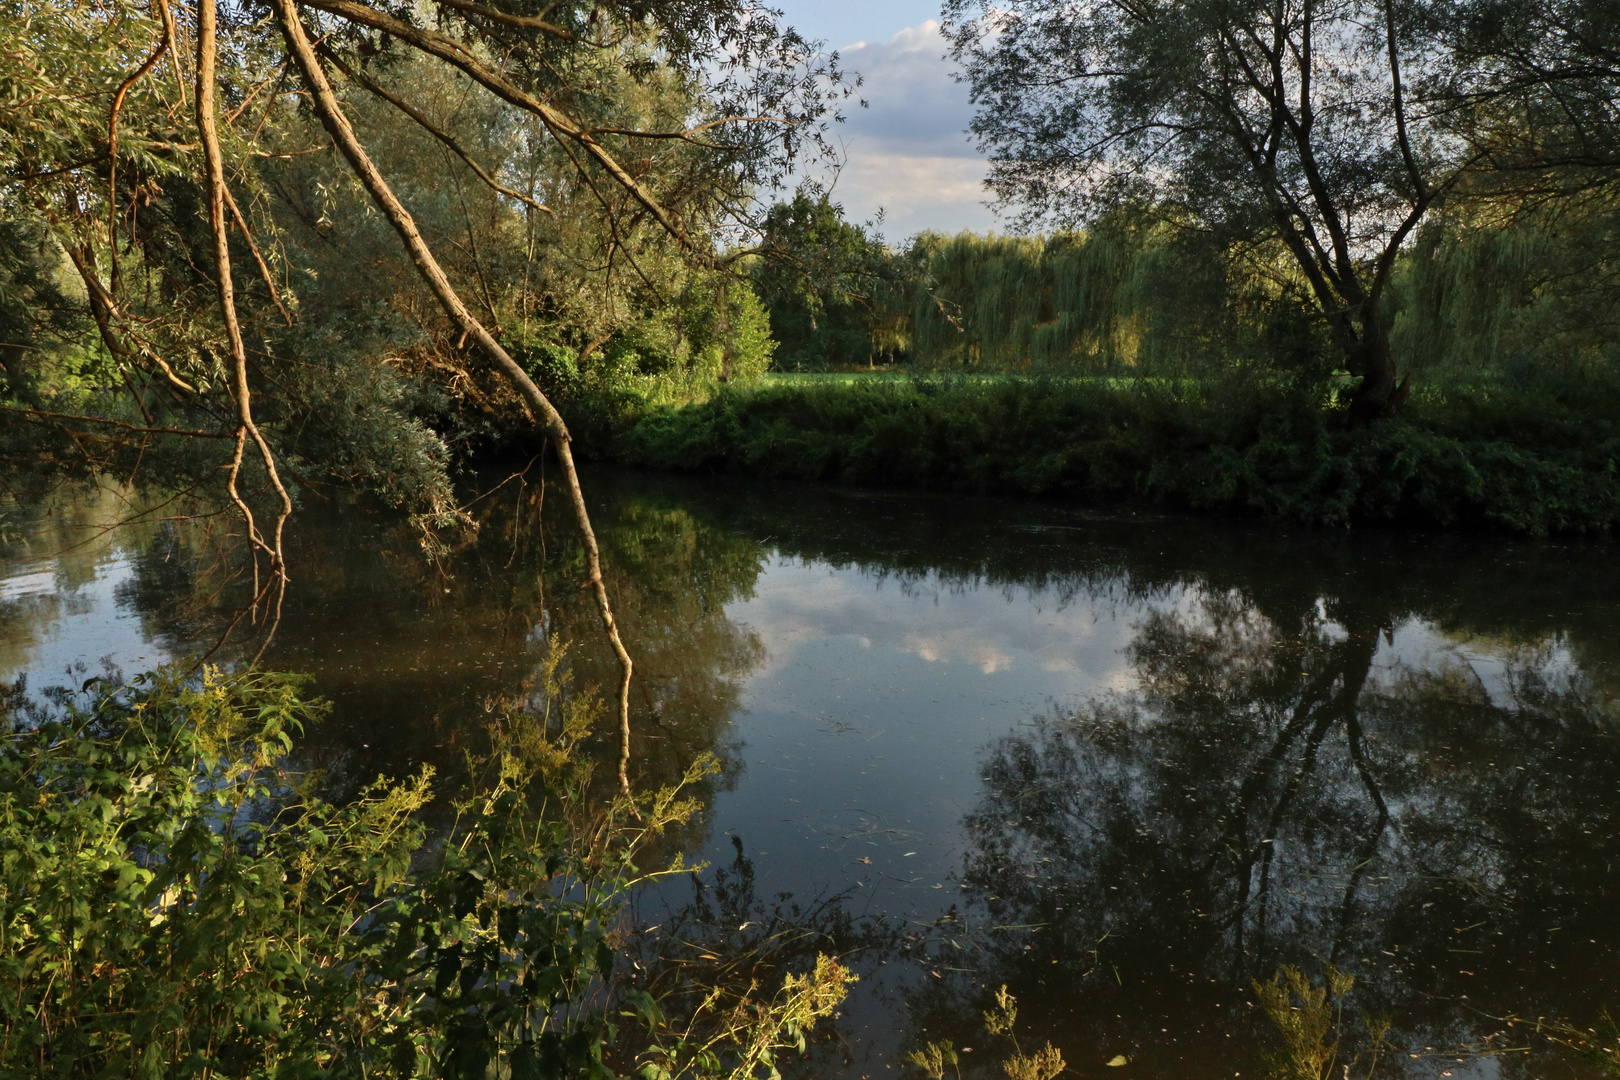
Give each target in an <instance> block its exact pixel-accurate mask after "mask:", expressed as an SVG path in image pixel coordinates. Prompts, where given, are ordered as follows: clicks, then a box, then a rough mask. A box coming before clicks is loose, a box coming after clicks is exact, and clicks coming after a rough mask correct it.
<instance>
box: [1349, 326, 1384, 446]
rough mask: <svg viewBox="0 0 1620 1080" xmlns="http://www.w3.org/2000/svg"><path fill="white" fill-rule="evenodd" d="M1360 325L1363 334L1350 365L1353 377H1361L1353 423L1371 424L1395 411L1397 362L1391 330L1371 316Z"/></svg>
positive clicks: (1354, 398) (1354, 395) (1352, 410)
mask: <svg viewBox="0 0 1620 1080" xmlns="http://www.w3.org/2000/svg"><path fill="white" fill-rule="evenodd" d="M1360 323H1361V326H1360V333H1359V334H1358V335H1357V341H1356V343H1355V346H1354V348H1353V351H1352V352H1351V353H1350V356H1349V357H1348V363H1347V364H1346V369H1347V370H1348V371H1349V372H1350V374H1352V375H1359V376H1360V377H1361V382H1360V383H1359V384H1358V385H1357V386H1356V389H1355V391H1354V393H1352V394H1351V397H1350V419H1351V420H1352V421H1353V422H1355V423H1357V424H1370V423H1372V422H1373V421H1375V420H1379V419H1381V418H1383V417H1384V416H1387V415H1388V414H1389V412H1390V410H1391V409H1393V408H1394V407H1395V404H1396V396H1397V385H1396V381H1395V358H1394V356H1393V355H1392V354H1391V353H1390V349H1389V330H1388V328H1387V327H1386V326H1385V325H1384V323H1383V320H1382V319H1380V318H1379V317H1378V314H1377V313H1376V312H1372V313H1369V314H1368V315H1366V316H1364V317H1363V318H1362V319H1361V320H1360Z"/></svg>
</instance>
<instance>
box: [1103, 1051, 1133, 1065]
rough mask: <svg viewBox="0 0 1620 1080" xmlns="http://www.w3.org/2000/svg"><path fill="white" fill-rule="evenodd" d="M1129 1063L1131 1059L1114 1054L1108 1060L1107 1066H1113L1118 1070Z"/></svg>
mask: <svg viewBox="0 0 1620 1080" xmlns="http://www.w3.org/2000/svg"><path fill="white" fill-rule="evenodd" d="M1130 1063H1131V1059H1130V1058H1128V1057H1126V1056H1125V1055H1124V1054H1115V1055H1114V1056H1113V1057H1111V1058H1109V1059H1108V1064H1109V1065H1112V1066H1114V1067H1115V1068H1118V1067H1119V1066H1121V1065H1129V1064H1130Z"/></svg>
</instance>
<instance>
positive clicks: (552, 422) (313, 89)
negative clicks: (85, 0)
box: [203, 0, 634, 792]
mask: <svg viewBox="0 0 1620 1080" xmlns="http://www.w3.org/2000/svg"><path fill="white" fill-rule="evenodd" d="M203 2H205V3H206V2H209V0H203ZM271 5H272V7H274V9H275V12H276V18H277V20H278V21H279V22H280V24H281V30H282V33H283V34H284V35H285V36H286V39H287V46H288V49H289V50H290V51H291V52H292V55H293V58H294V59H295V60H296V61H297V63H298V67H299V70H300V71H301V72H302V73H303V76H304V82H305V84H306V86H307V87H308V88H309V91H310V97H311V101H312V103H313V104H314V107H315V111H316V113H317V114H318V115H319V116H320V118H321V124H322V126H324V127H325V128H326V131H327V133H328V134H329V135H330V136H331V137H332V142H333V143H334V144H335V145H336V146H337V148H338V150H339V151H340V152H341V153H342V154H343V156H344V157H345V158H347V159H348V162H349V165H350V166H351V167H352V168H353V170H354V172H355V174H356V175H357V176H358V177H359V178H360V181H361V183H362V184H364V186H365V188H366V191H367V192H368V193H370V195H371V197H372V200H373V201H374V202H375V203H376V204H377V207H378V209H379V210H381V211H382V213H383V216H384V217H386V218H387V219H388V221H389V223H390V224H392V225H393V227H394V231H395V232H397V233H399V237H400V240H401V241H402V242H403V243H404V245H405V250H406V252H407V253H408V254H409V255H410V258H411V261H412V262H413V263H414V264H415V265H416V269H417V271H418V273H420V274H421V275H422V278H423V280H424V281H426V282H427V284H428V287H429V288H431V289H432V290H433V293H434V295H435V296H436V297H437V298H438V300H439V304H440V306H441V307H443V308H444V311H445V314H447V315H448V316H450V319H451V320H452V321H453V322H454V323H455V324H456V326H457V327H459V328H460V329H461V331H462V333H463V334H465V335H466V336H467V337H469V338H471V339H473V340H474V341H476V342H477V343H478V346H479V348H480V349H481V350H482V351H483V353H484V355H485V356H486V357H488V359H489V360H490V361H491V363H493V364H494V365H495V367H496V368H497V369H499V370H500V371H501V373H502V374H504V375H505V376H506V378H507V379H508V380H509V381H510V382H511V383H512V385H513V387H514V388H515V389H516V390H517V391H518V393H519V394H520V395H521V396H522V397H523V399H524V401H525V402H526V403H527V404H528V406H529V408H530V409H531V410H532V411H533V412H535V413H537V414H538V415H539V417H540V420H541V423H542V425H543V427H544V428H545V431H546V433H547V435H549V436H550V437H551V438H552V439H553V440H555V442H556V446H557V457H558V459H559V461H560V462H561V464H562V469H563V475H564V476H565V478H566V481H567V485H568V493H569V496H570V498H571V500H572V502H573V506H574V517H575V519H576V520H577V522H578V523H579V529H580V532H581V534H582V535H583V537H584V540H585V561H586V567H587V570H588V571H589V574H590V577H589V579H588V580H587V582H586V584H587V585H588V586H589V587H590V588H591V590H592V592H593V593H594V594H595V597H596V606H597V611H598V613H599V614H600V615H601V619H602V629H603V630H604V631H605V632H606V634H607V637H608V640H609V641H610V642H611V643H612V645H613V651H614V653H615V654H616V655H617V656H618V659H619V669H620V672H621V675H622V679H621V681H620V684H619V732H620V757H619V784H620V786H621V787H622V788H623V789H624V790H625V791H626V792H629V790H630V772H629V769H630V676H631V672H632V670H633V668H634V665H633V664H632V662H631V660H630V653H629V651H628V650H627V649H626V648H625V647H624V642H623V640H622V639H621V638H620V637H619V629H618V625H617V623H616V622H615V621H614V618H613V608H612V606H611V605H610V604H609V602H608V595H607V586H606V585H605V584H604V583H603V581H602V556H601V551H600V549H599V548H598V546H597V543H596V532H595V531H594V530H593V529H592V528H591V518H590V513H589V512H588V511H587V509H586V507H585V493H584V491H583V490H582V489H581V488H580V485H579V473H578V471H577V470H576V469H575V468H574V455H573V451H572V450H571V448H570V447H571V438H570V436H569V433H568V425H567V424H565V423H563V418H562V416H561V414H559V413H558V412H557V409H556V407H555V406H553V405H552V403H551V401H550V400H549V399H548V398H547V397H546V395H545V394H544V393H543V392H541V390H540V387H538V386H536V385H535V382H534V380H533V379H531V378H529V373H528V372H526V371H524V370H523V368H522V366H521V365H519V364H518V363H517V361H515V360H513V359H512V357H511V355H510V354H509V353H507V351H506V350H505V349H504V348H502V347H501V344H500V342H498V341H496V340H495V338H494V336H493V335H492V334H491V333H490V332H489V330H488V329H486V328H485V326H484V324H483V323H481V322H479V321H478V319H477V317H476V316H474V315H473V313H472V311H471V310H470V309H468V307H467V305H466V303H465V302H463V301H462V299H461V296H460V295H459V294H458V293H457V292H456V290H455V286H453V285H452V284H451V283H450V279H449V278H448V277H447V276H446V275H445V272H444V268H443V267H442V266H440V265H439V261H438V260H437V259H436V258H434V255H433V252H432V250H431V249H430V248H429V247H428V245H427V241H426V240H424V239H423V238H422V233H421V231H420V230H419V229H417V227H416V221H415V219H413V218H412V217H411V215H410V212H409V211H408V210H406V209H405V207H404V205H402V204H401V203H400V201H399V199H398V198H397V197H396V196H395V195H394V192H393V190H392V189H390V188H389V186H388V183H387V181H386V180H384V179H383V175H382V173H381V172H379V171H378V169H377V166H376V165H375V164H373V163H372V160H371V158H370V156H369V155H368V154H367V153H366V150H365V147H363V146H362V145H361V144H360V140H359V139H358V138H357V137H356V136H355V133H354V128H353V127H352V126H351V125H350V124H349V119H348V117H347V116H345V115H344V113H343V109H342V107H341V106H340V105H339V104H338V100H337V95H336V94H334V93H333V92H332V84H331V82H329V81H328V80H327V77H326V72H325V70H324V69H323V68H322V67H321V62H320V59H319V58H318V57H317V56H316V55H315V49H314V47H313V46H312V45H311V44H310V40H309V36H308V35H307V34H306V33H305V32H304V26H303V23H302V22H301V21H300V20H299V17H298V9H297V7H296V6H295V0H271Z"/></svg>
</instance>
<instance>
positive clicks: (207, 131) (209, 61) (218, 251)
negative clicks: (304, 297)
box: [197, 0, 292, 660]
mask: <svg viewBox="0 0 1620 1080" xmlns="http://www.w3.org/2000/svg"><path fill="white" fill-rule="evenodd" d="M217 32H218V28H217V13H216V10H215V0H198V4H197V132H198V134H199V135H200V136H201V139H202V144H203V156H204V159H205V162H206V165H207V170H208V224H209V228H210V229H211V231H212V232H213V237H214V264H215V270H216V273H217V275H218V278H219V306H220V311H221V314H222V315H223V316H224V319H225V335H226V338H227V340H228V342H229V344H230V351H231V390H232V394H231V396H232V397H233V398H234V399H235V401H236V419H237V428H236V447H235V453H234V454H233V455H232V458H231V465H230V470H229V474H228V478H227V482H226V487H227V490H229V492H230V495H231V498H232V500H234V501H235V503H236V506H237V509H238V510H239V511H240V512H241V514H242V517H243V520H244V521H245V522H246V523H247V530H248V541H249V543H251V544H253V545H254V546H255V547H257V548H258V549H260V550H262V551H264V553H265V554H266V555H267V556H268V557H269V559H270V579H271V582H273V583H274V584H275V585H276V586H277V587H278V588H279V589H280V590H281V593H282V594H284V593H285V588H286V583H287V566H286V560H285V559H284V558H283V557H282V532H283V530H284V528H285V527H286V524H287V519H288V518H289V517H290V516H292V498H291V497H290V496H289V495H288V494H287V489H286V487H285V486H284V485H283V484H282V482H281V477H280V475H279V474H278V473H277V470H276V459H275V455H274V454H273V453H271V451H270V444H269V443H268V442H266V441H265V438H264V435H263V434H262V433H261V432H260V431H259V426H258V424H256V423H255V422H254V420H253V399H252V392H251V390H250V389H249V387H248V377H247V348H246V346H244V344H243V342H242V327H241V324H240V323H239V322H238V321H237V315H236V291H235V287H234V285H233V284H232V280H231V247H230V236H229V234H228V233H227V232H226V225H225V200H226V195H227V193H226V189H225V160H224V156H223V155H222V154H221V152H220V147H219V131H218V129H217V127H216V123H217V120H216V117H215V103H214V71H215V62H216V59H217V45H216V41H215V36H216V34H217ZM249 438H251V439H252V440H253V444H254V447H255V448H256V449H257V450H258V452H259V457H260V459H261V460H262V461H263V462H264V468H265V473H266V474H267V475H268V476H269V478H270V483H271V485H272V486H273V487H274V488H275V490H276V494H277V495H279V496H280V497H281V511H280V513H279V514H278V515H277V517H276V523H275V528H274V530H273V532H272V533H271V535H270V539H269V540H266V539H265V538H264V537H263V536H262V535H260V534H259V532H258V528H257V526H256V525H255V523H254V520H253V511H252V510H251V509H250V508H249V507H248V504H247V501H246V500H245V499H243V498H242V496H241V495H240V494H239V493H238V492H237V490H236V480H237V477H238V476H239V475H240V473H241V468H242V450H243V444H244V443H245V442H246V440H247V439H249ZM257 568H258V560H257V558H256V557H255V559H254V573H255V576H256V575H257V572H258V569H257ZM279 621H280V597H279V595H278V598H277V603H276V614H275V618H274V619H273V620H272V622H271V624H270V629H269V632H268V633H267V634H266V636H265V640H264V644H263V645H261V646H260V648H259V655H263V653H264V649H265V648H266V647H268V646H269V644H270V639H271V638H273V637H274V636H275V631H276V625H277V623H278V622H279ZM256 659H257V657H255V660H256Z"/></svg>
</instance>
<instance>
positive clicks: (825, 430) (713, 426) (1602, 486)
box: [588, 379, 1620, 536]
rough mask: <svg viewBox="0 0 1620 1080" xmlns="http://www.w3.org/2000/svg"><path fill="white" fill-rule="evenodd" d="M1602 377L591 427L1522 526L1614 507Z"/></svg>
mask: <svg viewBox="0 0 1620 1080" xmlns="http://www.w3.org/2000/svg"><path fill="white" fill-rule="evenodd" d="M1617 398H1620V393H1616V391H1615V389H1614V388H1611V387H1608V386H1607V385H1599V386H1586V387H1574V386H1565V387H1560V388H1553V389H1549V390H1545V391H1535V390H1523V391H1518V392H1513V393H1506V392H1503V393H1500V394H1494V395H1493V394H1490V393H1484V392H1473V393H1469V394H1467V395H1457V396H1451V397H1448V396H1446V395H1444V394H1440V393H1430V394H1428V395H1426V396H1425V397H1423V398H1422V399H1421V400H1419V399H1416V398H1414V400H1412V401H1410V402H1408V403H1407V405H1406V406H1405V407H1404V408H1403V409H1402V410H1400V411H1399V412H1398V413H1397V414H1396V415H1394V416H1392V417H1390V418H1389V419H1386V420H1383V421H1381V422H1379V423H1376V424H1374V425H1372V426H1370V427H1365V428H1357V427H1354V426H1352V425H1351V424H1349V423H1348V421H1347V419H1346V417H1345V416H1344V413H1343V410H1342V409H1340V408H1338V407H1337V406H1336V405H1335V404H1334V403H1333V402H1332V400H1331V398H1329V397H1326V396H1324V395H1320V394H1317V393H1315V392H1308V391H1300V390H1298V389H1296V388H1292V387H1289V386H1286V385H1283V384H1270V385H1267V384H1262V383H1253V382H1251V383H1232V384H1219V383H1209V384H1200V383H1194V382H1191V381H1180V382H1159V381H1153V382H1150V381H1147V380H1143V381H1141V382H1139V383H1124V382H1120V381H1114V380H1096V381H1088V380H1065V381H1057V380H1053V381H1046V380H1037V379H1030V380H999V381H986V380H953V379H917V380H897V379H883V380H872V381H870V382H850V383H835V384H788V385H765V386H758V387H752V388H722V389H721V390H720V391H719V392H718V393H716V394H715V395H714V396H712V397H710V398H709V399H707V400H705V401H701V402H695V403H691V404H687V405H682V406H661V407H653V408H647V409H643V410H635V411H632V412H630V413H629V414H627V415H622V416H621V417H620V418H619V419H618V421H617V422H615V423H611V424H610V423H607V422H605V421H603V420H602V419H600V418H598V419H597V420H596V421H595V422H594V423H593V424H590V425H588V427H589V429H590V430H591V432H592V438H591V439H590V440H589V442H590V443H592V444H594V446H595V449H596V450H597V451H598V453H601V452H604V451H605V452H606V453H607V454H608V455H609V456H612V457H614V458H616V459H618V460H620V461H622V462H625V463H628V464H634V465H639V466H646V467H652V468H659V469H669V470H677V471H701V472H740V473H751V474H755V475H758V476H763V477H769V478H791V479H796V480H815V481H837V482H843V483H855V484H871V485H887V486H897V487H914V488H926V489H934V490H947V491H969V492H976V493H990V494H1014V495H1036V496H1056V497H1064V498H1070V499H1077V500H1081V501H1087V502H1093V503H1121V502H1126V503H1138V504H1154V505H1162V506H1169V507H1177V508H1183V509H1192V510H1210V511H1221V512H1229V513H1230V512H1237V513H1251V514H1254V513H1258V514H1263V515H1266V516H1270V517H1275V518H1282V519H1288V520H1293V521H1298V522H1304V523H1309V524H1313V525H1326V526H1345V525H1350V524H1360V523H1374V522H1389V523H1400V524H1408V525H1419V526H1430V527H1433V526H1441V527H1451V526H1462V527H1473V528H1483V529H1491V530H1498V531H1507V532H1514V533H1521V534H1528V535H1537V536H1541V535H1549V534H1561V533H1599V534H1602V533H1607V532H1608V531H1609V530H1610V529H1611V528H1612V527H1613V525H1614V524H1615V522H1616V520H1617V519H1620V476H1617V474H1616V465H1615V461H1616V458H1617V457H1620V423H1617V421H1616V420H1615V416H1616V412H1615V410H1614V409H1613V408H1612V407H1611V406H1612V405H1613V403H1614V402H1615V401H1616V399H1617Z"/></svg>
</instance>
